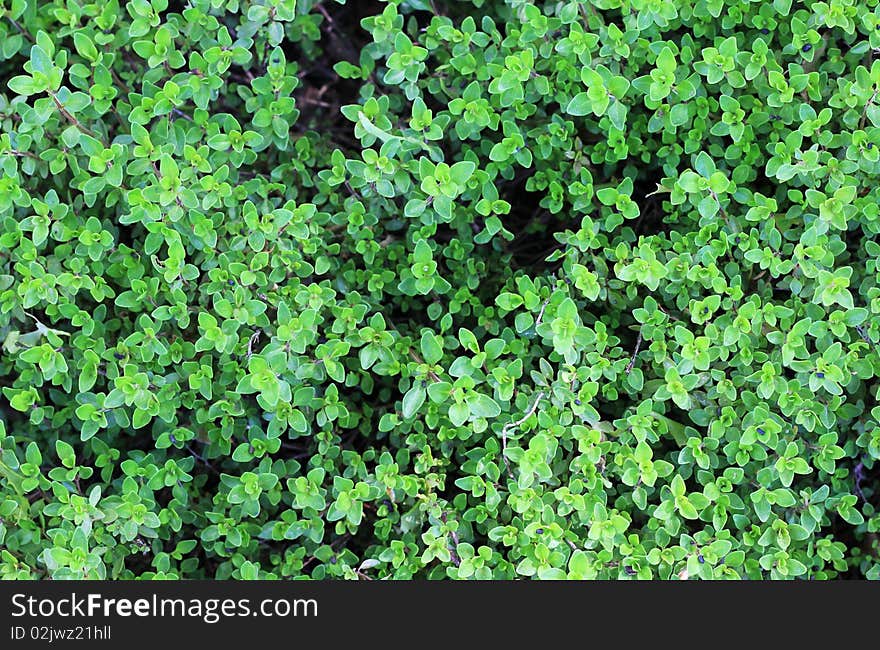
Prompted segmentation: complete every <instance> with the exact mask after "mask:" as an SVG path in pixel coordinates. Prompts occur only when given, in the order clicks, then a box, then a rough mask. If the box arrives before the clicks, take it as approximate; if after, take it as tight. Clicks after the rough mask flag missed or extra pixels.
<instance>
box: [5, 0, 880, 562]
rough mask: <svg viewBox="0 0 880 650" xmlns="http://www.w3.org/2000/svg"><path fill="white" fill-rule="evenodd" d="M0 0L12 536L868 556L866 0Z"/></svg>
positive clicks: (874, 211) (875, 61)
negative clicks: (583, 0)
mask: <svg viewBox="0 0 880 650" xmlns="http://www.w3.org/2000/svg"><path fill="white" fill-rule="evenodd" d="M0 16H2V20H0V78H2V82H3V83H2V84H0V87H2V91H0V120H2V135H0V167H2V174H0V223H2V228H0V343H2V350H0V386H2V391H0V392H2V401H0V408H2V411H0V459H2V461H0V548H2V550H0V575H2V576H3V577H7V578H50V577H51V578H55V579H59V578H80V577H89V578H114V579H116V578H204V577H207V578H217V579H226V578H236V579H251V578H290V577H294V578H301V577H311V578H330V577H339V578H352V579H368V578H372V579H379V578H411V577H418V578H425V577H427V578H453V579H465V578H498V579H507V578H516V577H536V578H544V579H547V578H563V577H570V578H580V579H583V578H624V579H626V578H660V579H666V578H771V579H782V578H792V577H796V578H813V579H829V578H839V577H869V578H871V577H874V578H876V577H880V561H878V531H880V513H878V512H877V509H878V505H880V501H878V499H880V472H878V467H880V466H878V460H880V425H878V419H880V407H878V406H877V389H878V382H877V380H876V378H877V376H878V375H880V347H878V342H880V325H878V320H877V318H876V315H877V314H878V313H880V283H878V279H880V275H878V263H877V258H878V256H880V242H878V241H877V236H878V234H880V184H878V182H877V179H878V174H880V58H878V57H877V52H878V51H880V7H878V2H877V0H829V1H827V2H813V1H810V0H807V1H803V2H792V0H773V2H750V1H748V0H696V1H695V2H690V1H685V0H591V1H590V2H588V3H580V2H570V1H564V0H556V1H548V2H527V1H525V0H508V1H507V2H501V1H499V0H492V1H489V0H473V2H450V3H445V2H441V1H440V0H434V1H432V0H396V1H393V2H387V3H379V2H373V1H365V2H356V3H355V2H349V3H342V4H339V3H336V2H330V1H329V0H327V1H325V2H315V1H314V0H299V1H298V2H295V0H187V1H185V2H184V1H177V2H169V0H133V1H132V2H119V1H118V0H110V1H109V2H104V1H102V2H89V1H87V0H51V1H50V0H39V1H38V0H5V1H4V2H2V3H0Z"/></svg>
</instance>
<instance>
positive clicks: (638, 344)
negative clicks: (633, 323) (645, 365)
mask: <svg viewBox="0 0 880 650" xmlns="http://www.w3.org/2000/svg"><path fill="white" fill-rule="evenodd" d="M640 347H642V333H641V332H639V335H638V337H636V349H635V350H633V354H632V359H630V360H629V363H628V364H626V374H629V373H630V372H632V369H633V366H635V365H636V357H637V356H638V355H639V348H640Z"/></svg>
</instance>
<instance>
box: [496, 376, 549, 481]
mask: <svg viewBox="0 0 880 650" xmlns="http://www.w3.org/2000/svg"><path fill="white" fill-rule="evenodd" d="M543 398H544V392H543V391H541V392H540V393H538V396H537V397H536V398H535V403H534V404H532V408H530V409H529V410H528V411H527V412H526V414H525V415H524V416H522V417H521V418H520V419H519V420H517V421H516V422H508V423H507V424H505V425H504V426H503V427H502V428H501V459H502V460H503V461H504V465H505V466H506V467H507V475H508V476H509V477H510V478H513V471H512V470H511V469H510V463H509V462H508V460H507V456H506V453H507V432H508V430H509V429H513V428H516V427H518V426H519V425H521V424H522V423H523V422H525V421H526V420H528V419H529V418H530V417H532V415H533V414H534V413H535V411H537V410H538V403H539V402H540V401H541V400H542V399H543Z"/></svg>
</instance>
